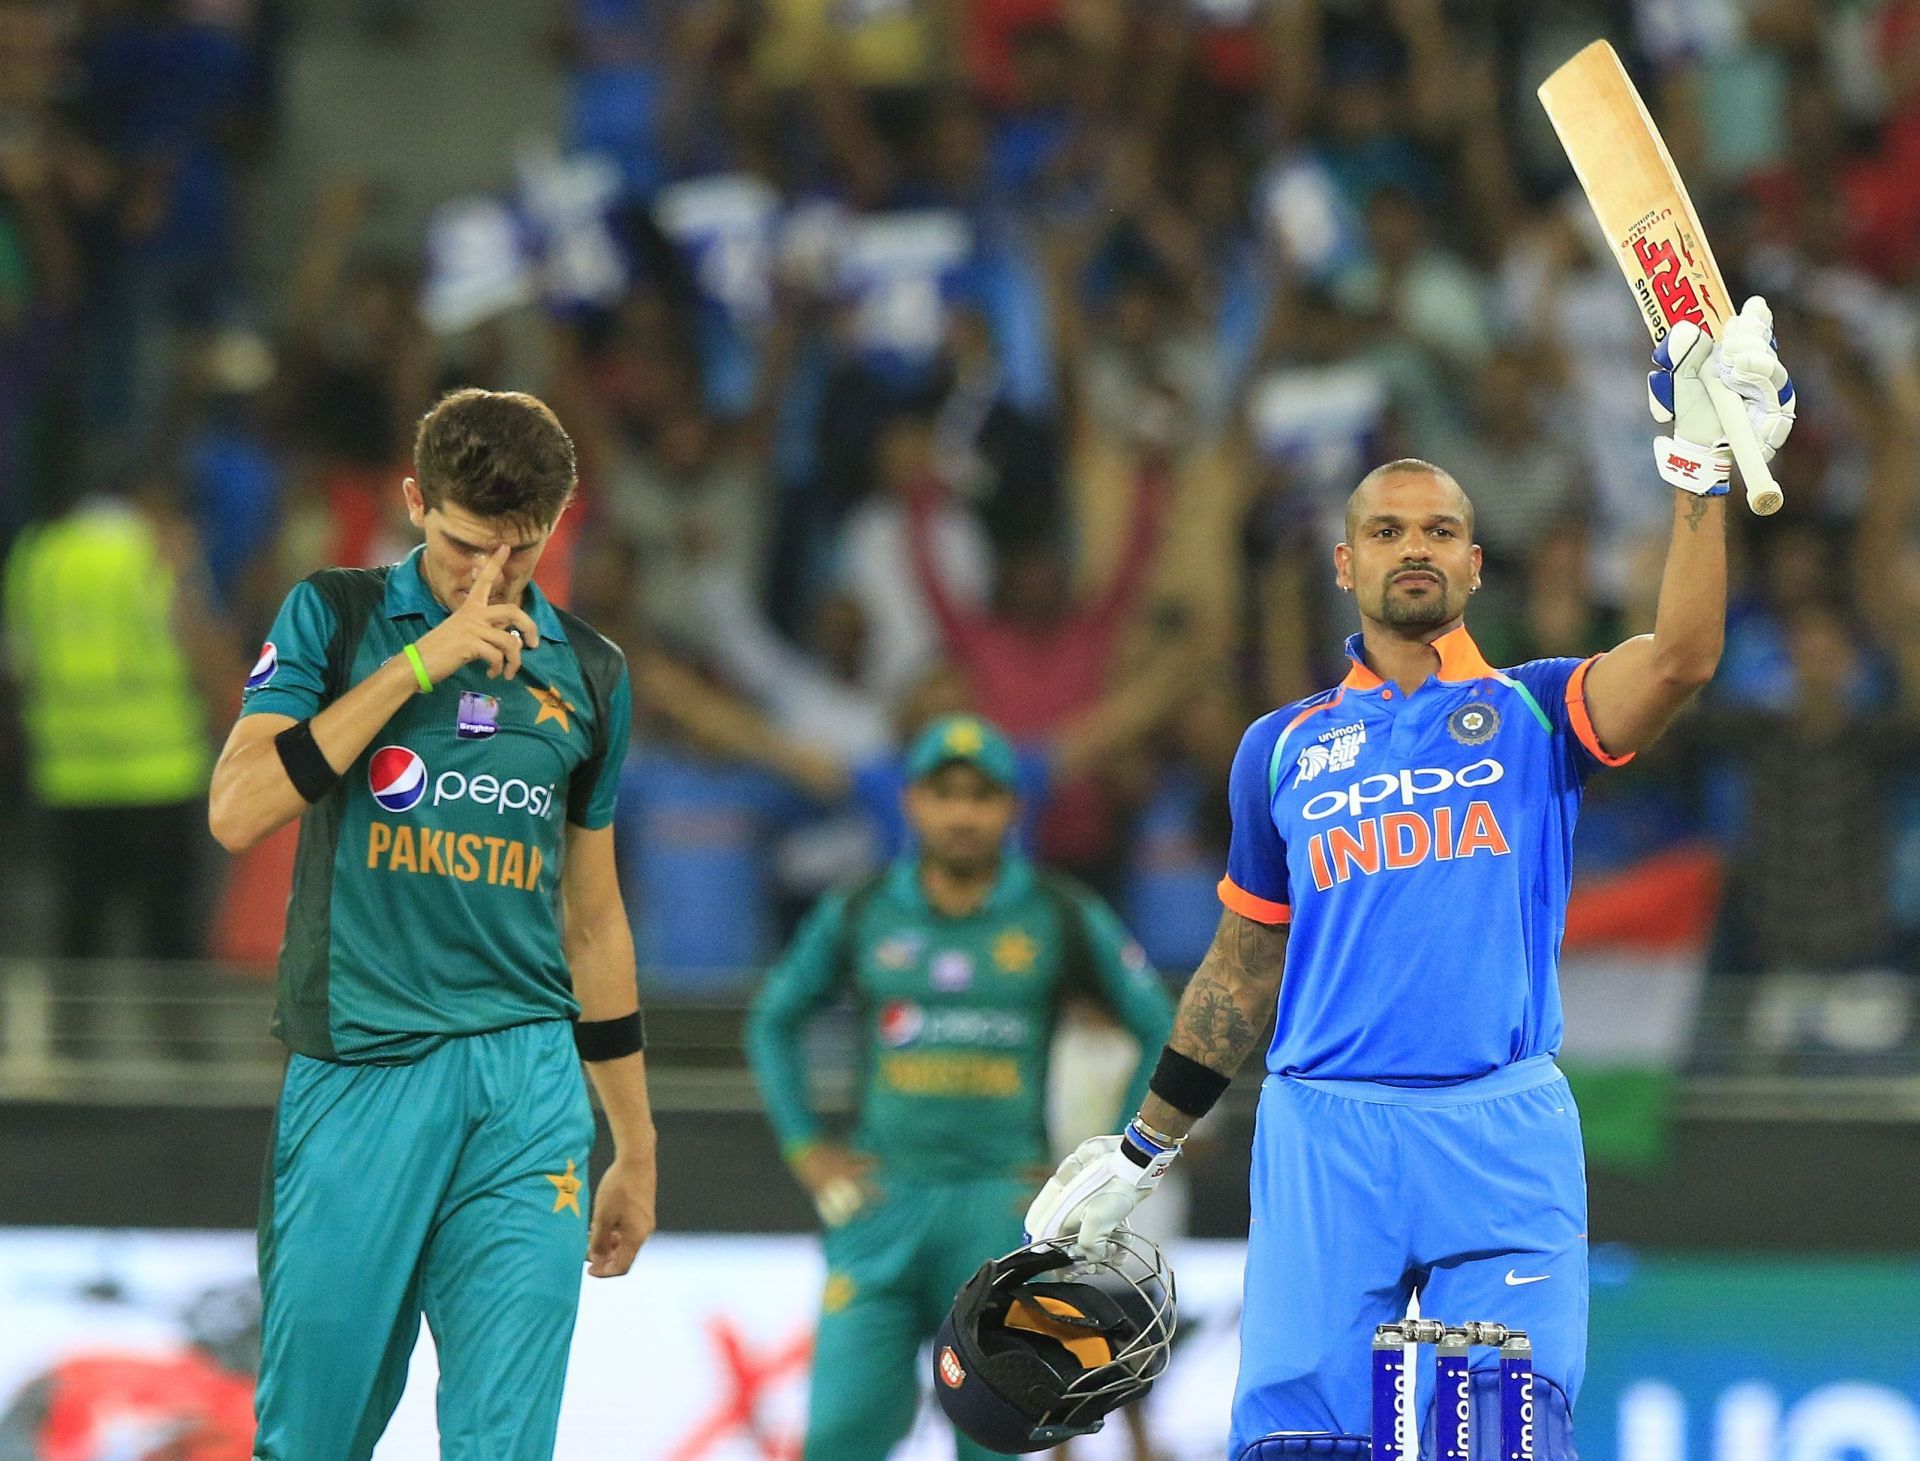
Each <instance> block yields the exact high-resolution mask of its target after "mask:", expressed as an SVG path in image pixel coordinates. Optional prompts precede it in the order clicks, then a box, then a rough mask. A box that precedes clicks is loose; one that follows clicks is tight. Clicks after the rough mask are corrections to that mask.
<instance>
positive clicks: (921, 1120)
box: [747, 716, 1173, 1461]
mask: <svg viewBox="0 0 1920 1461" xmlns="http://www.w3.org/2000/svg"><path fill="white" fill-rule="evenodd" d="M907 772H908V776H909V778H910V782H911V784H910V786H909V788H908V790H907V794H906V809H907V816H908V820H909V821H910V822H911V823H912V825H913V829H914V832H915V833H916V835H917V839H918V848H917V851H916V852H915V853H914V854H913V855H911V856H908V857H906V858H903V859H901V860H900V861H899V862H896V863H895V864H894V865H893V866H891V867H890V868H888V869H887V870H886V871H885V872H884V873H882V874H881V875H880V876H879V877H877V878H875V879H873V880H872V881H870V882H868V883H865V884H863V885H861V886H860V887H858V888H855V889H853V890H851V891H848V892H843V893H838V894H835V895H833V896H830V897H828V898H826V899H825V900H823V901H822V903H821V904H820V906H819V907H818V908H816V909H815V910H814V912H813V914H812V916H811V917H810V918H809V919H808V920H807V922H806V924H805V925H804V926H803V927H802V929H801V930H800V933H799V935H798V936H797V937H796V938H795V940H794V942H793V944H792V946H791V947H790V948H789V949H788V950H787V952H786V954H785V956H784V957H783V958H782V959H781V960H780V962H779V963H778V964H777V965H775V966H774V969H773V971H772V972H771V973H770V974H769V975H768V977H767V982H766V985H765V987H764V988H763V989H762V991H761V993H760V997H759V998H758V999H757V1000H756V1001H755V1002H754V1007H753V1012H752V1014H751V1016H750V1017H749V1020H748V1024H747V1054H748V1057H749V1059H750V1060H751V1062H752V1064H753V1069H754V1074H755V1076H756V1077H757V1078H758V1080H759V1083H760V1089H761V1093H762V1095H763V1097H764V1099H765V1101H766V1104H767V1111H768V1115H769V1117H770V1119H771V1120H772V1122H773V1126H774V1129H775V1130H776V1131H777V1132H778V1133H779V1136H780V1142H781V1149H782V1151H783V1152H784V1154H785V1155H786V1157H787V1160H788V1161H789V1163H790V1164H791V1165H792V1166H793V1169H794V1172H795V1174H796V1175H797V1176H798V1177H799V1179H800V1181H801V1182H802V1183H803V1184H804V1185H805V1186H806V1187H807V1189H808V1191H809V1192H810V1193H811V1194H812V1195H813V1198H814V1202H815V1205H816V1206H817V1207H818V1208H819V1210H820V1215H821V1218H822V1219H823V1221H824V1222H825V1224H826V1236H825V1243H826V1255H827V1266H828V1275H827V1284H826V1292H825V1295H824V1298H823V1301H822V1305H821V1310H822V1312H821V1319H820V1330H819V1337H818V1340H817V1342H816V1345H815V1351H814V1364H813V1379H812V1391H811V1400H810V1404H809V1413H808V1421H807V1442H806V1452H805V1455H806V1461H882V1458H884V1457H885V1456H886V1454H887V1452H888V1451H889V1450H891V1449H892V1447H893V1446H894V1445H895V1444H896V1443H897V1442H898V1441H899V1440H900V1439H901V1438H902V1437H903V1436H904V1435H906V1433H907V1431H908V1430H909V1429H910V1428H911V1426H912V1424H913V1416H914V1410H915V1407H916V1405H917V1403H918V1400H919V1395H920V1385H919V1382H918V1376H917V1374H916V1372H915V1365H914V1361H915V1357H916V1355H917V1354H918V1353H919V1350H920V1346H921V1345H922V1344H923V1343H925V1342H926V1341H927V1340H928V1339H930V1338H932V1336H933V1333H934V1331H935V1330H936V1329H937V1328H938V1327H939V1325H940V1321H941V1319H942V1318H943V1317H944V1316H945V1315H946V1312H947V1309H948V1307H949V1306H950V1305H951V1304H952V1302H953V1295H954V1292H955V1291H956V1290H957V1289H958V1288H959V1287H960V1285H961V1284H962V1283H963V1282H964V1281H965V1280H966V1279H967V1278H968V1277H970V1276H971V1275H972V1273H973V1271H974V1269H975V1268H977V1267H978V1266H979V1265H980V1264H981V1263H982V1262H984V1261H985V1260H986V1259H988V1258H993V1257H996V1256H998V1255H999V1254H1001V1253H1005V1252H1007V1251H1008V1250H1010V1249H1013V1248H1016V1247H1018V1246H1019V1245H1020V1242H1021V1217H1022V1215H1023V1214H1024V1212H1025V1210H1026V1209H1025V1205H1024V1204H1025V1199H1024V1197H1023V1192H1024V1190H1025V1189H1024V1187H1023V1183H1024V1182H1027V1181H1028V1180H1029V1179H1028V1177H1027V1176H1026V1174H1027V1173H1030V1172H1031V1171H1032V1170H1033V1169H1034V1168H1035V1167H1036V1166H1042V1167H1044V1166H1045V1164H1046V1163H1047V1162H1048V1161H1049V1159H1050V1154H1049V1149H1048V1143H1047V1132H1046V1123H1045V1104H1046V1083H1047V1051H1048V1046H1049V1043H1050V1041H1051V1039H1052V1035H1053V1029H1054V1024H1055V1020H1056V1017H1057V1015H1058V1013H1059V1010H1060V1007H1061V1005H1062V1003H1063V1001H1065V1000H1067V999H1069V998H1073V997H1076V996H1087V997H1092V998H1095V999H1099V1000H1101V1001H1103V1002H1104V1003H1106V1004H1107V1005H1108V1006H1110V1007H1111V1008H1112V1009H1113V1010H1114V1011H1115V1012H1116V1013H1117V1014H1118V1016H1119V1017H1120V1019H1121V1021H1122V1022H1123V1023H1124V1024H1125V1025H1126V1027H1127V1028H1128V1030H1130V1031H1131V1032H1132V1034H1133V1035H1134V1037H1135V1038H1136V1039H1137V1040H1138V1041H1139V1042H1140V1048H1141V1049H1142V1051H1157V1050H1158V1049H1159V1048H1160V1045H1161V1044H1162V1043H1163V1042H1164V1041H1165V1039H1166V1036H1167V1031H1168V1029H1169V1027H1170V1026H1171V1024H1172V1020H1173V1005H1172V1002H1171V1001H1170V1000H1169V999H1168V997H1167V994H1166V991H1165V990H1164V989H1163V988H1162V987H1161V984H1160V981H1159V978H1158V976H1157V975H1156V974H1155V973H1154V971H1153V969H1152V968H1151V967H1150V966H1149V965H1148V963H1147V960H1146V956H1145V954H1144V953H1143V952H1142V951H1141V949H1140V946H1139V945H1138V944H1137V943H1135V942H1134V941H1133V940H1132V939H1130V938H1129V937H1128V936H1127V934H1126V931H1125V930H1124V929H1123V928H1122V927H1121V925H1120V921H1119V920H1118V919H1117V918H1115V917H1114V915H1113V913H1112V911H1111V910H1109V909H1108V908H1107V906H1106V905H1105V904H1104V903H1102V902H1101V901H1100V900H1099V899H1098V898H1096V897H1094V896H1093V895H1092V894H1091V893H1089V892H1087V891H1086V890H1085V889H1083V888H1081V887H1079V886H1078V885H1076V884H1073V883H1071V882H1068V881H1067V880H1065V879H1063V878H1058V877H1055V876H1052V875H1051V874H1048V873H1045V872H1042V871H1040V870H1039V869H1037V868H1035V867H1034V866H1033V865H1032V864H1030V863H1029V862H1027V860H1026V859H1025V858H1023V857H1020V856H1018V855H1016V854H1014V853H1013V852H1011V851H1009V850H1008V849H1007V847H1006V842H1007V834H1008V832H1009V830H1010V829H1011V828H1012V826H1013V824H1014V818H1015V814H1016V811H1017V803H1016V801H1015V797H1014V791H1013V787H1014V779H1015V763H1014V753H1013V748H1012V746H1011V745H1009V744H1008V742H1007V740H1006V738H1005V737H1004V736H1002V735H1001V734H1000V732H999V731H998V730H996V729H994V728H993V727H992V726H991V725H988V724H987V723H986V722H985V721H982V720H978V719H975V718H973V717H971V716H952V717H948V718H946V719H944V720H939V721H936V722H934V724H933V725H931V726H929V727H928V728H927V730H926V731H925V732H924V733H923V734H922V735H921V737H920V739H919V740H918V741H916V742H915V744H914V746H913V748H912V749H911V750H910V751H909V753H908V759H907ZM841 999H850V1000H851V1001H852V1003H853V1005H854V1007H855V1010H856V1017H857V1020H858V1029H859V1039H860V1051H861V1066H860V1075H859V1114H858V1119H857V1122H856V1124H855V1127H854V1131H853V1135H852V1138H851V1141H850V1142H849V1143H847V1144H841V1143H838V1142H833V1141H828V1140H826V1139H824V1138H823V1137H822V1134H821V1126H820V1123H819V1120H818V1118H817V1117H816V1116H815V1114H814V1112H813V1111H812V1109H811V1107H810V1104H809V1102H808V1099H807V1082H806V1070H805V1065H804V1061H803V1059H802V1056H801V1039H802V1035H803V1029H804V1026H805V1025H806V1023H807V1022H808V1021H809V1020H810V1019H811V1018H812V1017H813V1016H814V1015H815V1014H817V1013H818V1012H819V1011H820V1010H822V1009H823V1008H825V1007H826V1006H827V1005H829V1004H832V1003H834V1002H835V1001H837V1000H841ZM1149 1073H1150V1066H1149V1063H1148V1062H1147V1061H1146V1060H1144V1059H1143V1060H1142V1061H1141V1062H1140V1065H1139V1067H1138V1069H1137V1070H1136V1072H1135V1075H1134V1080H1133V1082H1132V1089H1130V1090H1129V1091H1128V1093H1127V1097H1126V1100H1125V1101H1124V1102H1123V1103H1122V1109H1123V1111H1125V1112H1127V1113H1131V1112H1132V1110H1133V1106H1134V1103H1135V1102H1137V1100H1138V1099H1140V1098H1141V1097H1142V1096H1143V1095H1144V1093H1145V1091H1146V1085H1147V1077H1148V1075H1149ZM958 1444H959V1455H960V1458H961V1461H976V1458H985V1457H987V1456H989V1455H991V1453H990V1452H986V1451H983V1450H981V1449H980V1448H979V1447H977V1446H975V1445H974V1444H973V1443H971V1442H970V1441H967V1440H966V1439H965V1438H964V1437H962V1438H959V1442H958Z"/></svg>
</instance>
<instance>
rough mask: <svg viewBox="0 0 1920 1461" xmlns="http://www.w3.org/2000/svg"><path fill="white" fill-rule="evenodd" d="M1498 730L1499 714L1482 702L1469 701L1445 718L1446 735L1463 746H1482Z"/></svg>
mask: <svg viewBox="0 0 1920 1461" xmlns="http://www.w3.org/2000/svg"><path fill="white" fill-rule="evenodd" d="M1499 729H1500V712H1499V711H1497V710H1495V709H1494V708H1493V707H1492V706H1491V705H1488V704H1487V703H1486V702H1485V701H1484V700H1470V701H1468V702H1467V703H1466V704H1465V705H1462V706H1461V707H1460V708H1459V709H1458V710H1455V711H1454V712H1453V714H1451V715H1449V716H1448V717H1447V734H1448V735H1450V736H1452V737H1453V738H1454V739H1455V740H1456V741H1458V742H1459V743H1460V744H1461V745H1463V746H1483V745H1485V744H1486V743H1487V742H1488V741H1490V740H1492V739H1493V733H1494V732H1495V731H1497V730H1499Z"/></svg>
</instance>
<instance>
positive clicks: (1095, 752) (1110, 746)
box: [1049, 635, 1215, 783]
mask: <svg viewBox="0 0 1920 1461" xmlns="http://www.w3.org/2000/svg"><path fill="white" fill-rule="evenodd" d="M1214 668H1215V667H1214V666H1213V665H1211V664H1209V663H1208V662H1207V661H1206V660H1205V659H1204V658H1202V656H1201V655H1200V653H1198V652H1197V650H1196V647H1195V646H1193V645H1192V644H1191V643H1190V642H1189V639H1188V636H1185V635H1182V636H1180V637H1179V638H1178V639H1177V640H1175V641H1174V642H1173V643H1171V644H1168V645H1166V646H1165V647H1163V648H1161V649H1158V650H1156V651H1155V652H1154V653H1153V655H1152V656H1151V657H1150V658H1148V660H1147V661H1146V663H1144V664H1142V665H1140V666H1139V667H1138V668H1137V669H1135V670H1133V671H1131V672H1130V673H1129V674H1128V675H1127V677H1126V678H1125V679H1124V680H1122V681H1121V682H1120V683H1119V684H1118V685H1116V686H1114V687H1113V688H1112V689H1111V690H1109V691H1107V693H1106V694H1105V695H1103V696H1101V697H1100V699H1099V700H1097V701H1096V702H1094V704H1093V706H1092V708H1091V709H1088V710H1085V711H1082V712H1081V713H1080V714H1079V715H1077V716H1075V717H1074V718H1073V719H1072V720H1071V721H1069V722H1068V723H1067V726H1066V728H1065V729H1064V730H1062V731H1061V732H1060V734H1059V736H1058V737H1057V738H1056V740H1055V741H1054V746H1053V758H1052V763H1051V766H1050V768H1049V770H1050V772H1051V775H1052V776H1053V777H1054V778H1056V779H1057V780H1059V781H1060V782H1063V783H1064V782H1069V781H1077V780H1078V779H1079V778H1080V777H1081V776H1082V775H1084V774H1086V773H1087V772H1090V771H1094V770H1097V769H1098V768H1099V767H1101V766H1104V765H1107V764H1108V763H1110V762H1111V761H1112V759H1113V757H1114V756H1115V755H1117V754H1118V753H1120V752H1122V751H1124V750H1126V749H1128V748H1129V747H1131V746H1133V745H1135V744H1136V743H1137V742H1139V741H1140V740H1142V739H1143V738H1145V737H1146V736H1149V735H1151V734H1152V733H1153V732H1154V731H1155V730H1156V729H1157V728H1158V727H1159V726H1160V725H1162V724H1163V723H1165V722H1166V721H1167V719H1168V718H1169V717H1170V716H1171V715H1172V714H1173V712H1174V710H1175V709H1176V708H1177V707H1178V706H1179V705H1180V704H1181V703H1182V702H1184V701H1185V700H1186V699H1187V698H1188V696H1189V695H1191V694H1192V693H1193V691H1194V690H1195V689H1196V688H1197V687H1198V686H1199V684H1200V683H1201V681H1202V680H1203V679H1204V678H1205V676H1206V675H1207V674H1208V673H1209V672H1210V671H1212V670H1213V669H1214Z"/></svg>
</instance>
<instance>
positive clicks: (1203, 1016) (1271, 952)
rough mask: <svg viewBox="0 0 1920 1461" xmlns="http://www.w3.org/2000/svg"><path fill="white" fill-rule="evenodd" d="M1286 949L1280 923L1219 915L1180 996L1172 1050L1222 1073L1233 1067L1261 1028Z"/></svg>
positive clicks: (1276, 991) (1276, 993)
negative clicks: (1208, 943) (1207, 946)
mask: <svg viewBox="0 0 1920 1461" xmlns="http://www.w3.org/2000/svg"><path fill="white" fill-rule="evenodd" d="M1286 953H1287V928H1286V925H1285V924H1279V925H1276V926H1271V927H1270V926H1268V925H1267V924H1264V923H1255V922H1254V921H1253V920H1252V919H1251V918H1245V917H1242V916H1241V915H1240V914H1238V913H1234V912H1231V911H1229V912H1227V913H1225V914H1223V915H1222V916H1221V919H1220V926H1219V928H1217V929H1216V930H1215V931H1214V935H1213V946H1212V947H1211V948H1210V949H1208V950H1207V956H1206V958H1205V959H1203V960H1201V962H1200V968H1199V970H1198V971H1197V972H1196V973H1195V974H1194V976H1193V980H1192V982H1191V983H1189V984H1188V985H1187V991H1186V993H1185V994H1184V995H1182V996H1181V998H1180V1009H1179V1012H1178V1013H1177V1014H1176V1015H1175V1016H1174V1022H1173V1040H1172V1045H1173V1048H1174V1049H1175V1050H1177V1051H1179V1052H1180V1053H1181V1054H1182V1055H1185V1056H1187V1057H1188V1058H1189V1059H1192V1060H1197V1061H1199V1062H1200V1063H1201V1064H1202V1065H1205V1066H1208V1067H1210V1068H1212V1069H1214V1070H1217V1071H1219V1072H1221V1073H1222V1074H1223V1075H1232V1074H1233V1073H1234V1072H1235V1071H1237V1070H1239V1069H1240V1067H1241V1065H1242V1064H1243V1063H1244V1062H1245V1061H1246V1058H1247V1056H1248V1055H1250V1054H1252V1052H1253V1047H1254V1046H1255V1045H1256V1044H1258V1043H1259V1040H1260V1036H1261V1035H1262V1034H1264V1033H1265V1031H1266V1027H1267V1019H1268V1017H1269V1016H1270V1015H1271V1014H1272V1013H1273V1005H1274V1000H1275V999H1276V998H1277V997H1278V996H1279V993H1280V974H1281V970H1282V968H1283V966H1284V965H1285V963H1286Z"/></svg>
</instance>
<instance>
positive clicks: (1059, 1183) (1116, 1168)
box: [1027, 1136, 1179, 1258]
mask: <svg viewBox="0 0 1920 1461" xmlns="http://www.w3.org/2000/svg"><path fill="white" fill-rule="evenodd" d="M1178 1155H1179V1152H1178V1150H1177V1149H1175V1150H1173V1151H1157V1152H1148V1151H1147V1150H1146V1149H1145V1147H1143V1146H1140V1145H1137V1144H1135V1143H1134V1142H1132V1141H1130V1140H1128V1139H1127V1138H1125V1137H1118V1136H1091V1137H1088V1138H1087V1139H1086V1140H1085V1141H1083V1142H1081V1143H1080V1145H1079V1146H1078V1147H1076V1148H1075V1149H1074V1151H1073V1154H1072V1155H1071V1156H1069V1157H1068V1158H1067V1159H1066V1160H1065V1161H1063V1162H1061V1163H1060V1167H1059V1170H1058V1171H1056V1172H1055V1173H1054V1174H1053V1175H1052V1176H1051V1177H1049V1178H1048V1179H1047V1185H1046V1186H1045V1187H1042V1188H1041V1189H1040V1195H1039V1196H1038V1197H1036V1198H1034V1200H1033V1203H1032V1205H1031V1206H1030V1207H1028V1209H1027V1241H1028V1242H1029V1243H1037V1242H1039V1241H1041V1240H1042V1239H1045V1238H1058V1237H1060V1236H1062V1235H1063V1234H1067V1233H1072V1234H1074V1235H1075V1237H1074V1241H1073V1251H1074V1252H1075V1253H1078V1254H1079V1255H1081V1256H1082V1257H1085V1258H1105V1257H1106V1256H1107V1252H1108V1250H1109V1248H1110V1247H1111V1246H1112V1240H1113V1233H1114V1230H1115V1229H1116V1228H1119V1227H1122V1226H1124V1225H1125V1223H1126V1220H1127V1218H1128V1216H1129V1215H1130V1214H1131V1213H1132V1212H1133V1210H1134V1209H1135V1208H1136V1207H1138V1206H1139V1205H1140V1204H1141V1203H1142V1202H1143V1201H1145V1200H1146V1197H1147V1194H1148V1193H1150V1192H1152V1191H1153V1189H1154V1188H1155V1187H1156V1186H1158V1185H1159V1182H1160V1179H1161V1178H1162V1177H1163V1176H1165V1175H1166V1171H1167V1168H1169V1167H1171V1166H1172V1165H1173V1159H1174V1158H1175V1157H1176V1156H1178Z"/></svg>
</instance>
